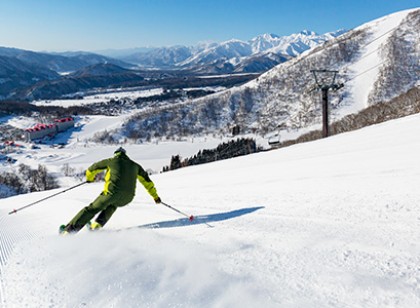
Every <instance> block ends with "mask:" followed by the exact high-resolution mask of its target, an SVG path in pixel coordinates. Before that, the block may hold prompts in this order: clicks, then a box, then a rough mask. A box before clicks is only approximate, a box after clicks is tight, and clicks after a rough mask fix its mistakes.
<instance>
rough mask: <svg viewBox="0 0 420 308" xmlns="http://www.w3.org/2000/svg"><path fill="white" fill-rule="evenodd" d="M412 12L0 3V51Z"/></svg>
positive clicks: (293, 1)
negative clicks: (0, 49) (2, 49)
mask: <svg viewBox="0 0 420 308" xmlns="http://www.w3.org/2000/svg"><path fill="white" fill-rule="evenodd" d="M415 7H420V0H415V1H414V0H346V1H340V0H317V1H315V0H314V1H312V0H301V1H299V0H287V1H283V0H68V1H67V0H0V46H5V47H16V48H22V49H29V50H36V51H41V50H48V51H66V50H86V51H95V50H102V49H108V48H113V49H124V48H134V47H145V46H154V47H161V46H171V45H195V44H197V43H198V42H203V41H217V42H220V41H224V40H229V39H232V38H236V39H241V40H249V39H251V38H253V37H255V36H257V35H260V34H264V33H275V34H278V35H289V34H291V33H296V32H299V31H301V30H304V29H308V30H312V31H315V32H318V33H325V32H329V31H334V30H337V29H341V28H344V29H352V28H354V27H357V26H359V25H361V24H363V23H365V22H368V21H370V20H373V19H376V18H379V17H382V16H384V15H387V14H390V13H393V12H396V11H400V10H404V9H408V8H415Z"/></svg>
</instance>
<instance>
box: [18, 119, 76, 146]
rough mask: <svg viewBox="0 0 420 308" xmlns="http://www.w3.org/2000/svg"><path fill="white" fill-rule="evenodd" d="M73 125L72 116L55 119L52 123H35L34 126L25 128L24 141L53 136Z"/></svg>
mask: <svg viewBox="0 0 420 308" xmlns="http://www.w3.org/2000/svg"><path fill="white" fill-rule="evenodd" d="M72 127H74V119H73V118H72V117H67V118H62V119H55V120H54V123H52V124H36V125H35V126H34V127H31V128H27V129H25V139H26V141H28V142H30V141H34V140H37V139H42V138H44V137H47V136H48V137H53V136H55V135H56V134H57V133H61V132H64V131H66V130H67V129H69V128H72Z"/></svg>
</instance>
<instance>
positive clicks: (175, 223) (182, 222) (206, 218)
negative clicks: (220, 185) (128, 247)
mask: <svg viewBox="0 0 420 308" xmlns="http://www.w3.org/2000/svg"><path fill="white" fill-rule="evenodd" d="M263 208H264V207H263V206H257V207H249V208H244V209H239V210H234V211H230V212H225V213H216V214H209V215H199V216H194V219H193V220H192V221H190V220H189V219H188V218H181V219H176V220H169V221H161V222H155V223H151V224H146V225H140V226H135V227H130V228H125V229H124V230H128V229H134V228H140V229H155V228H175V227H185V226H191V225H199V224H205V225H207V226H209V227H213V226H211V225H210V224H209V223H211V222H216V221H222V220H228V219H232V218H236V217H239V216H242V215H246V214H250V213H252V212H255V211H257V210H261V209H263Z"/></svg>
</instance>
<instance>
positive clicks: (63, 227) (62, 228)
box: [58, 225, 69, 235]
mask: <svg viewBox="0 0 420 308" xmlns="http://www.w3.org/2000/svg"><path fill="white" fill-rule="evenodd" d="M58 233H59V234H60V235H68V234H69V231H67V230H66V225H61V226H60V227H59V228H58Z"/></svg>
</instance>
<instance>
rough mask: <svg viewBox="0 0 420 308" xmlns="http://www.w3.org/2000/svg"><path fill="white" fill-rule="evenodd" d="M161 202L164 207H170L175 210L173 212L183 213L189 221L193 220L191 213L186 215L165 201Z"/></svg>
mask: <svg viewBox="0 0 420 308" xmlns="http://www.w3.org/2000/svg"><path fill="white" fill-rule="evenodd" d="M161 204H163V205H164V206H166V207H168V208H170V209H171V210H173V211H175V212H177V213H179V214H181V215H184V216H185V217H188V219H189V220H190V221H193V220H194V216H193V215H187V214H185V213H183V212H181V211H180V210H177V209H176V208H174V207H173V206H170V205H169V204H167V203H165V202H161Z"/></svg>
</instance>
